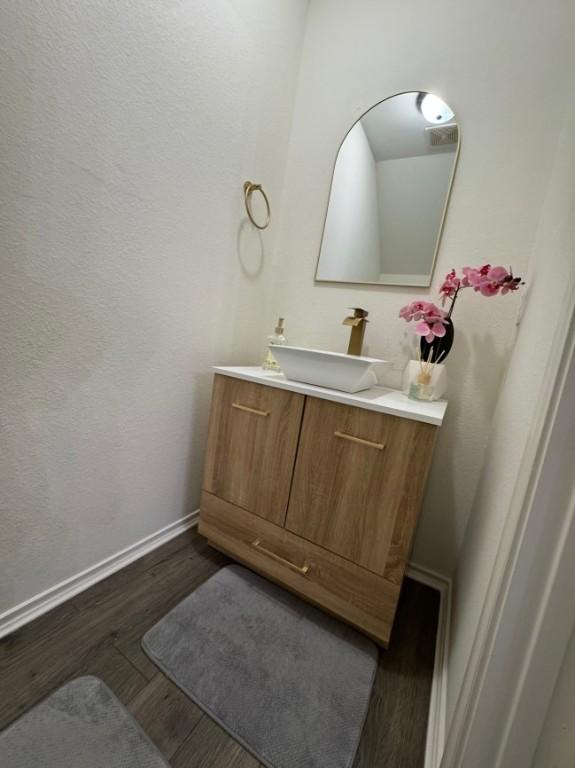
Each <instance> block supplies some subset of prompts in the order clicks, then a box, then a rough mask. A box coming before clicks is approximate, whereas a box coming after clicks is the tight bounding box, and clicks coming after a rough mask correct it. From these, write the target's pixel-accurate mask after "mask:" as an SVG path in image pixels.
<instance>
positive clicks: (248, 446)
mask: <svg viewBox="0 0 575 768" xmlns="http://www.w3.org/2000/svg"><path fill="white" fill-rule="evenodd" d="M303 402H304V397H303V395H297V394H294V393H292V392H286V391H284V390H281V389H275V388H272V387H266V386H264V385H262V384H253V383H251V382H249V381H241V380H239V379H233V378H230V377H228V376H219V375H216V377H215V379H214V389H213V394H212V408H211V413H210V427H209V437H208V447H207V452H206V468H205V472H204V490H206V491H208V492H209V493H212V494H214V495H215V496H219V497H220V498H222V499H225V500H226V501H230V502H232V503H233V504H236V505H237V506H238V507H242V508H243V509H247V510H248V511H249V512H253V513H254V514H256V515H260V517H264V518H266V519H267V520H270V521H271V522H272V523H276V524H277V525H283V524H284V521H285V515H286V510H287V504H288V498H289V489H290V484H291V479H292V474H293V467H294V463H295V455H296V450H297V442H298V437H299V431H300V426H301V418H302V411H303Z"/></svg>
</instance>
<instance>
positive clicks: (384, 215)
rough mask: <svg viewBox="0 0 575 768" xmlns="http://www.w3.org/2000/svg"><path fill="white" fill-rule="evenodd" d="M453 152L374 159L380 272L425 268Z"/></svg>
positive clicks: (418, 271)
mask: <svg viewBox="0 0 575 768" xmlns="http://www.w3.org/2000/svg"><path fill="white" fill-rule="evenodd" d="M454 161H455V154H454V153H452V152H441V153H439V154H436V155H416V156H415V157H400V158H397V159H394V160H383V161H382V162H380V163H377V182H378V193H379V194H378V198H379V205H380V212H379V223H380V227H381V230H380V238H381V272H382V273H383V274H386V275H387V274H392V275H423V276H424V277H425V276H427V275H429V273H430V272H431V264H432V262H433V254H434V253H435V246H436V243H437V235H438V234H439V226H440V224H441V217H442V215H443V209H444V207H445V200H446V198H447V193H448V191H449V181H450V179H451V174H452V172H453V163H454Z"/></svg>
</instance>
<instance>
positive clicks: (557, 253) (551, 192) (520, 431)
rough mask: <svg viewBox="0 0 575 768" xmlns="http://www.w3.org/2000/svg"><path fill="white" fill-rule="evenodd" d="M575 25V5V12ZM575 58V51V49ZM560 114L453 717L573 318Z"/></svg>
mask: <svg viewBox="0 0 575 768" xmlns="http://www.w3.org/2000/svg"><path fill="white" fill-rule="evenodd" d="M572 14H573V18H572V23H573V22H575V8H573V9H572ZM571 55H572V57H573V59H575V53H572V54H571ZM574 65H575V61H572V62H571V66H570V67H569V68H568V69H569V70H570V71H573V66H574ZM563 100H564V104H563V108H562V109H561V110H557V111H556V112H555V121H556V123H557V124H558V125H559V126H560V127H561V126H562V128H563V130H562V135H561V138H560V141H559V143H558V144H557V143H556V152H555V161H554V164H553V173H552V175H551V178H550V180H549V181H548V183H546V184H544V185H543V189H544V191H545V199H544V204H543V208H542V211H541V215H540V217H538V231H537V236H536V239H535V246H534V249H533V255H532V259H531V263H530V266H529V272H528V274H527V281H528V284H529V290H528V293H527V296H526V299H527V301H526V303H525V312H524V315H523V318H522V321H521V325H520V327H519V332H518V334H517V340H516V343H515V348H514V349H513V352H512V354H511V355H510V359H509V366H508V368H507V371H506V375H505V379H504V382H503V385H502V387H501V392H500V395H499V400H498V403H497V409H496V412H495V419H494V423H493V429H492V431H491V435H490V439H489V443H488V446H487V451H486V460H485V464H484V467H483V469H482V472H481V479H480V482H479V485H478V489H477V494H476V498H475V502H474V505H473V513H472V515H471V518H470V522H469V526H468V529H467V531H466V534H465V540H464V543H463V547H462V550H461V554H460V557H459V563H458V567H457V570H456V574H455V579H454V594H453V606H452V620H451V632H450V640H451V653H450V663H449V676H448V681H449V690H448V717H449V720H451V718H452V716H453V713H454V711H455V708H456V707H457V697H458V695H459V693H460V689H461V685H462V681H463V678H464V675H465V669H466V665H467V663H468V659H469V655H470V651H471V648H472V644H473V639H474V636H475V633H476V628H477V624H478V621H479V617H480V614H481V609H482V607H483V604H484V601H485V596H486V593H487V589H488V586H489V580H490V577H491V574H492V571H493V566H494V563H495V558H496V555H497V550H498V546H499V542H500V540H501V535H502V531H503V527H504V525H505V521H506V519H507V514H508V512H509V507H510V504H511V500H512V498H513V493H514V490H515V485H516V480H517V473H518V471H519V466H520V463H521V459H522V457H523V453H524V451H525V448H526V445H527V442H528V440H529V438H530V431H531V429H532V426H533V423H534V418H535V416H536V414H537V406H538V404H539V402H540V398H541V394H542V388H543V386H544V384H545V377H546V373H547V369H548V359H549V353H550V350H551V339H553V337H554V335H555V334H556V331H557V330H558V329H559V328H560V327H563V324H564V323H565V322H566V321H567V319H566V317H565V315H564V311H565V309H564V308H565V304H566V291H567V290H569V289H570V286H572V285H573V281H574V279H575V258H574V253H575V227H574V226H573V221H574V216H575V182H574V179H575V141H574V139H573V121H574V120H575V97H574V95H573V93H572V89H568V88H566V89H565V91H564V93H563Z"/></svg>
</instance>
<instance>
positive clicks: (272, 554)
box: [252, 539, 310, 576]
mask: <svg viewBox="0 0 575 768" xmlns="http://www.w3.org/2000/svg"><path fill="white" fill-rule="evenodd" d="M252 547H255V548H256V549H257V550H258V551H259V552H262V553H263V554H264V555H267V556H268V557H271V559H272V560H277V562H278V563H281V564H282V565H287V567H288V568H291V569H292V571H296V572H297V573H301V574H302V576H305V575H306V574H307V573H308V571H309V569H310V566H309V564H308V563H304V564H303V565H296V564H295V563H292V562H290V561H289V560H286V559H285V557H280V555H276V553H275V552H272V551H271V549H266V547H262V542H261V539H254V541H252Z"/></svg>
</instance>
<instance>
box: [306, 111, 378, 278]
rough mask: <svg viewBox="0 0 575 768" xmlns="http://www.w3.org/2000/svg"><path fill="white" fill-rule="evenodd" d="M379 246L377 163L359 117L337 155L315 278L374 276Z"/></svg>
mask: <svg viewBox="0 0 575 768" xmlns="http://www.w3.org/2000/svg"><path fill="white" fill-rule="evenodd" d="M380 252H381V246H380V237H379V209H378V195H377V175H376V164H375V159H374V157H373V152H372V151H371V147H370V146H369V142H368V140H367V136H366V135H365V131H364V130H363V127H362V125H361V123H360V122H357V123H356V124H355V125H354V126H353V128H352V129H351V131H350V132H349V133H348V134H347V136H346V137H345V141H344V142H343V144H342V145H341V149H340V150H339V153H338V156H337V164H336V167H335V170H334V174H333V183H332V186H331V192H330V201H329V208H328V211H327V216H326V220H325V229H324V233H323V240H322V245H321V255H322V258H321V261H320V263H319V265H318V273H317V276H318V279H319V280H355V281H356V282H357V281H359V282H362V281H364V282H375V281H377V280H378V278H379V271H380V270H379V262H380Z"/></svg>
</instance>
